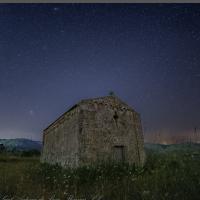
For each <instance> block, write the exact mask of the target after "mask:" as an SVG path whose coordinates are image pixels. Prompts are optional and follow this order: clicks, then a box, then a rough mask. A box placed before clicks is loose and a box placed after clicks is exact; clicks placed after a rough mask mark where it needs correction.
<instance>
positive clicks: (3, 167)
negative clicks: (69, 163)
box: [0, 151, 200, 200]
mask: <svg viewBox="0 0 200 200" xmlns="http://www.w3.org/2000/svg"><path fill="white" fill-rule="evenodd" d="M196 155H197V156H196ZM198 155H200V152H198V153H196V154H195V156H194V155H193V152H189V153H187V152H182V151H181V152H177V151H173V152H168V153H155V152H147V161H146V164H145V166H144V167H143V168H138V167H135V166H130V165H128V164H123V165H114V164H102V165H97V166H90V167H81V168H78V169H63V168H61V167H60V166H58V165H54V166H50V165H48V164H40V163H39V158H20V157H4V158H3V157H1V158H0V199H1V198H3V197H7V198H13V197H14V199H20V198H24V199H25V198H26V199H40V198H43V199H45V200H46V199H53V198H54V199H60V200H62V199H88V200H89V199H103V200H112V199H113V200H126V199H127V200H128V199H131V200H133V199H134V200H140V199H141V200H143V199H144V200H163V199H166V200H170V199H172V200H173V199H176V200H177V199H181V200H190V199H191V200H195V199H199V197H200V189H199V188H200V159H199V157H198Z"/></svg>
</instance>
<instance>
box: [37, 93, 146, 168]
mask: <svg viewBox="0 0 200 200" xmlns="http://www.w3.org/2000/svg"><path fill="white" fill-rule="evenodd" d="M144 159H145V154H144V140H143V133H142V125H141V120H140V115H139V114H138V113H137V112H136V111H134V110H133V109H132V108H131V107H129V106H128V105H127V104H125V103H124V102H122V101H121V100H120V99H119V98H118V97H116V96H106V97H100V98H94V99H86V100H82V101H80V102H79V103H78V104H76V105H74V106H73V107H72V108H71V109H69V110H68V111H67V112H66V113H64V114H63V115H62V116H60V117H59V118H58V119H57V120H56V121H55V122H53V123H52V124H50V125H49V126H48V127H47V128H46V129H45V130H44V132H43V150H42V156H41V161H42V162H47V163H50V164H56V163H57V164H59V165H61V166H64V167H65V166H66V167H79V166H83V165H91V164H95V163H100V162H127V163H129V164H133V163H135V164H136V165H143V163H144Z"/></svg>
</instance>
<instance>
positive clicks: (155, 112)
mask: <svg viewBox="0 0 200 200" xmlns="http://www.w3.org/2000/svg"><path fill="white" fill-rule="evenodd" d="M111 90H112V91H114V92H115V95H117V96H118V97H119V98H121V99H122V100H123V101H124V102H126V103H127V104H129V105H130V106H132V107H133V108H134V109H135V110H136V111H138V112H139V113H140V114H141V118H142V123H143V130H144V135H145V137H148V136H149V135H151V134H153V133H156V132H162V133H165V134H170V135H179V134H191V133H192V131H193V129H194V127H198V128H200V4H1V5H0V138H20V137H23V138H30V139H34V140H41V138H42V130H43V129H44V128H46V127H47V126H48V125H49V123H51V122H52V121H54V120H55V119H56V118H57V117H58V116H59V115H61V114H62V113H63V112H65V111H66V110H67V109H68V108H69V107H71V106H73V104H75V103H77V102H78V101H79V100H81V99H84V98H93V97H99V96H106V95H108V93H109V91H111Z"/></svg>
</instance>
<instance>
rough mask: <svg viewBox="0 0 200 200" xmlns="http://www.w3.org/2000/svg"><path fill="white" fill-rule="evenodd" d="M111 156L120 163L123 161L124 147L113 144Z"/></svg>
mask: <svg viewBox="0 0 200 200" xmlns="http://www.w3.org/2000/svg"><path fill="white" fill-rule="evenodd" d="M113 149H114V151H113V158H114V161H115V162H118V163H121V162H124V161H125V147H124V146H122V145H118V146H114V148H113Z"/></svg>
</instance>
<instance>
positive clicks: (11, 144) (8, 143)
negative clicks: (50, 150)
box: [0, 138, 42, 151]
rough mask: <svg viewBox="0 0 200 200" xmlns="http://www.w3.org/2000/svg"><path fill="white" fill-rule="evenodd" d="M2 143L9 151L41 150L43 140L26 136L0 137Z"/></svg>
mask: <svg viewBox="0 0 200 200" xmlns="http://www.w3.org/2000/svg"><path fill="white" fill-rule="evenodd" d="M0 144H3V145H4V146H5V148H6V150H7V151H14V150H15V151H30V150H38V151H41V148H42V142H40V141H33V140H29V139H24V138H16V139H0Z"/></svg>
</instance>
